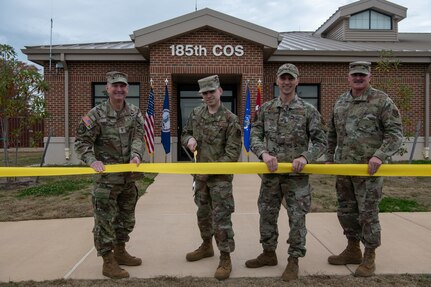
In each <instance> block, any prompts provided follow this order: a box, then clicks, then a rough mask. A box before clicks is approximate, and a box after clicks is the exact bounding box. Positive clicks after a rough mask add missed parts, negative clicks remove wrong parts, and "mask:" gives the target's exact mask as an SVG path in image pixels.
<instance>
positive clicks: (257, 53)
mask: <svg viewBox="0 0 431 287" xmlns="http://www.w3.org/2000/svg"><path fill="white" fill-rule="evenodd" d="M216 44H219V45H222V46H224V45H228V44H229V45H232V46H234V47H235V46H237V45H242V46H243V48H244V55H243V56H241V57H239V56H230V57H228V56H224V55H222V56H215V55H213V54H212V47H213V46H214V45H216ZM171 45H192V46H202V47H205V48H206V50H207V55H206V56H196V55H193V56H176V55H174V56H173V55H172V52H171V48H170V47H171ZM150 48H151V52H150V62H151V65H150V74H151V77H152V79H153V80H154V88H155V90H156V91H157V90H159V91H163V92H164V81H165V79H166V78H167V79H168V81H169V85H168V86H169V91H170V96H171V97H170V106H171V127H176V126H177V111H176V109H173V108H172V107H177V106H178V99H177V85H176V83H175V82H173V78H175V76H176V75H182V76H185V75H187V76H189V77H190V78H191V79H193V83H196V82H197V79H199V78H202V77H205V76H208V75H212V74H218V75H219V76H220V77H222V76H223V75H229V76H232V75H236V76H237V77H239V78H240V79H241V89H240V90H239V91H238V99H237V100H238V103H237V106H238V110H237V114H238V115H239V117H240V118H242V117H243V115H244V103H245V99H244V94H245V92H244V90H245V80H249V81H250V89H251V94H252V95H253V97H254V98H255V97H256V93H257V81H258V80H259V79H263V67H262V65H263V48H262V47H259V46H256V45H255V44H253V43H250V42H248V41H245V40H240V39H237V38H234V37H232V36H230V35H227V34H224V33H221V32H218V31H216V30H213V29H209V28H204V29H199V30H197V31H195V32H192V33H188V34H186V35H183V36H180V37H177V38H174V39H171V40H168V41H166V42H163V43H159V44H156V45H153V46H151V47H150ZM221 85H222V87H223V82H221ZM156 93H157V92H156ZM162 106H163V95H162V96H159V97H157V96H156V98H155V110H156V111H160V110H162ZM160 126H161V124H160V118H159V119H157V118H156V128H157V129H158V130H157V131H156V134H159V132H160ZM171 135H177V130H176V129H175V128H173V129H172V130H171Z"/></svg>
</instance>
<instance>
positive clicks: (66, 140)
mask: <svg viewBox="0 0 431 287" xmlns="http://www.w3.org/2000/svg"><path fill="white" fill-rule="evenodd" d="M60 59H61V60H60V61H61V63H62V64H63V68H64V158H65V159H66V160H69V159H70V144H69V69H68V67H67V63H66V59H65V56H64V53H61V58H60Z"/></svg>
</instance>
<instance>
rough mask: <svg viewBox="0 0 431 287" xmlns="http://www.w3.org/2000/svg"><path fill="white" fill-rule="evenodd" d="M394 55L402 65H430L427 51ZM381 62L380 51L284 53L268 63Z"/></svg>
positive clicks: (398, 52) (270, 59)
mask: <svg viewBox="0 0 431 287" xmlns="http://www.w3.org/2000/svg"><path fill="white" fill-rule="evenodd" d="M392 55H393V56H394V57H395V58H396V59H397V60H400V62H402V63H430V61H431V58H430V53H429V52H426V51H420V52H415V51H409V52H402V51H393V52H392ZM364 59H365V60H366V61H371V62H378V61H380V60H381V50H380V51H319V52H318V53H316V51H282V52H277V53H275V54H274V55H272V56H271V57H270V58H269V59H268V62H304V63H329V62H334V63H337V62H343V63H345V62H352V61H364Z"/></svg>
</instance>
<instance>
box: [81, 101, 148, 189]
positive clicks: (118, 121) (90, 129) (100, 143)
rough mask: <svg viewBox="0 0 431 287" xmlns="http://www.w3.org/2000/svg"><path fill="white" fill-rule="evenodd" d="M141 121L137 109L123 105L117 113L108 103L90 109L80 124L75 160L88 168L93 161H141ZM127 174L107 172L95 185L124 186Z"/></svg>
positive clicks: (142, 152)
mask: <svg viewBox="0 0 431 287" xmlns="http://www.w3.org/2000/svg"><path fill="white" fill-rule="evenodd" d="M144 133H145V132H144V118H143V117H142V114H141V112H140V111H139V108H137V107H136V106H134V105H132V104H128V103H127V102H126V104H125V106H124V108H123V109H122V110H121V111H120V112H116V111H115V110H114V109H113V108H112V106H111V105H110V104H109V101H105V102H103V103H101V104H100V105H97V106H96V107H94V108H93V109H91V110H90V111H89V112H88V114H87V115H86V116H84V117H83V118H82V120H81V121H80V123H79V126H78V130H77V133H76V139H75V151H76V153H77V155H78V158H79V159H81V160H82V161H83V162H85V163H86V164H87V165H91V163H93V162H94V161H96V160H99V161H101V162H103V164H105V165H107V164H116V163H129V162H130V160H131V159H132V158H133V157H135V156H139V158H140V159H141V161H142V159H143V156H144V151H145V143H144V140H143V139H144ZM127 179H130V174H129V173H110V174H108V173H106V174H101V175H99V176H98V178H97V181H98V182H104V183H112V184H123V183H125V181H126V180H127Z"/></svg>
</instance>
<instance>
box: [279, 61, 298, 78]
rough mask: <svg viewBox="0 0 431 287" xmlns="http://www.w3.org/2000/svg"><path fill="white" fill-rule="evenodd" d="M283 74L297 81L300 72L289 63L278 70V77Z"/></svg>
mask: <svg viewBox="0 0 431 287" xmlns="http://www.w3.org/2000/svg"><path fill="white" fill-rule="evenodd" d="M283 74H289V75H291V76H292V77H294V78H295V79H297V78H298V76H299V71H298V68H297V67H296V66H295V65H294V64H290V63H287V64H283V65H281V66H280V68H278V71H277V77H280V76H281V75H283Z"/></svg>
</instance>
